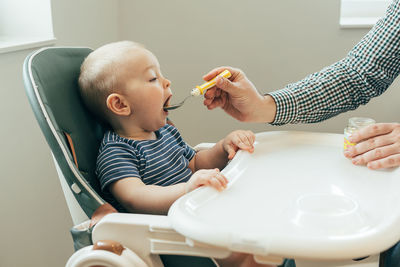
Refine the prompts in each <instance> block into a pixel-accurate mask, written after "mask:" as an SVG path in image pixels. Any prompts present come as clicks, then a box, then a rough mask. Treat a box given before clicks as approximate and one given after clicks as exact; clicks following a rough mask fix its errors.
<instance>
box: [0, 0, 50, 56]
mask: <svg viewBox="0 0 400 267" xmlns="http://www.w3.org/2000/svg"><path fill="white" fill-rule="evenodd" d="M54 42H55V38H54V34H53V24H52V19H51V6H50V0H18V1H15V0H0V53H6V52H10V51H16V50H21V49H26V48H31V47H38V46H44V45H49V44H54Z"/></svg>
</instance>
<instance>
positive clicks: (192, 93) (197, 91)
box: [164, 70, 232, 110]
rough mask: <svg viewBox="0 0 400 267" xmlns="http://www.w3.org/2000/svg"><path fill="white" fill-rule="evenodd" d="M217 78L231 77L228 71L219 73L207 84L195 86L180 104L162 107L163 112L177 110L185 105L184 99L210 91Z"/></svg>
mask: <svg viewBox="0 0 400 267" xmlns="http://www.w3.org/2000/svg"><path fill="white" fill-rule="evenodd" d="M218 76H222V77H225V78H229V77H231V76H232V74H231V73H230V72H229V70H224V71H223V72H221V73H220V74H218V75H217V76H215V77H214V78H213V79H211V80H209V81H208V82H205V83H203V84H202V85H200V86H199V85H197V86H196V88H193V89H192V90H191V91H190V95H188V96H187V97H185V99H183V101H182V102H180V103H178V104H174V105H169V106H166V107H164V109H165V110H173V109H177V108H179V107H181V106H182V105H183V104H184V103H185V101H186V99H188V98H189V97H191V96H199V95H203V94H204V93H205V91H207V89H210V88H211V87H213V86H214V85H215V82H216V80H217V77H218Z"/></svg>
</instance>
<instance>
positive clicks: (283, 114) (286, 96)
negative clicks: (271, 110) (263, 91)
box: [268, 89, 297, 125]
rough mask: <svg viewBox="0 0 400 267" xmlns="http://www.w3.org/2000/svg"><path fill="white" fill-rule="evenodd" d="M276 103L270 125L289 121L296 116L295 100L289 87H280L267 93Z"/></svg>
mask: <svg viewBox="0 0 400 267" xmlns="http://www.w3.org/2000/svg"><path fill="white" fill-rule="evenodd" d="M268 95H270V96H271V97H272V98H273V99H274V101H275V103H276V115H275V119H274V121H273V122H271V124H272V125H283V124H287V123H291V122H293V121H294V120H295V118H296V116H297V102H296V98H295V97H294V95H293V92H291V90H289V89H281V90H278V91H275V92H271V93H268Z"/></svg>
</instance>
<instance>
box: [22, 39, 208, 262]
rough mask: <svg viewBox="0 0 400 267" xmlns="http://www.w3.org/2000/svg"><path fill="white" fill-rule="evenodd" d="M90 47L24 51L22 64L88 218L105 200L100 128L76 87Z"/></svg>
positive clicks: (31, 95) (71, 188) (42, 120)
mask: <svg viewBox="0 0 400 267" xmlns="http://www.w3.org/2000/svg"><path fill="white" fill-rule="evenodd" d="M91 51H92V49H89V48H72V47H50V48H43V49H40V50H38V51H35V52H33V53H32V54H30V55H29V56H28V57H27V58H26V59H25V62H24V66H23V79H24V85H25V90H26V94H27V96H28V98H29V102H30V104H31V106H32V109H33V112H34V114H35V117H36V119H37V121H38V123H39V125H40V128H41V130H42V132H43V134H44V136H45V138H46V141H47V143H48V145H49V146H50V149H51V152H52V154H53V156H54V159H55V162H56V166H57V167H58V168H59V173H61V174H62V176H63V178H64V179H65V182H66V185H67V190H69V191H70V192H67V193H69V194H70V193H71V192H72V194H73V196H74V198H75V199H76V201H77V203H78V204H79V206H80V208H81V209H82V210H83V213H84V214H86V216H87V217H88V218H91V217H92V215H93V213H94V212H95V211H96V209H98V208H99V207H100V206H101V205H103V204H105V201H104V200H103V199H102V197H101V191H100V187H99V183H98V180H97V178H96V175H95V173H94V170H95V164H96V158H97V152H98V148H99V144H100V142H101V139H102V137H103V133H104V129H103V127H102V126H101V124H100V123H98V122H97V121H96V120H95V119H94V117H93V116H92V115H91V114H90V113H89V112H88V110H87V109H86V108H85V106H84V105H83V102H82V101H81V98H80V95H79V91H78V89H79V88H78V77H79V72H80V66H81V64H82V62H83V60H84V59H85V57H86V56H87V55H88V54H89V53H90V52H91ZM62 182H63V181H62ZM71 215H72V214H71ZM73 219H74V218H73ZM74 222H75V223H77V221H76V220H74ZM79 222H82V221H79ZM132 238H135V237H132ZM90 241H91V240H90ZM78 248H79V247H78ZM161 258H162V259H163V262H164V265H165V266H202V267H207V266H215V264H214V263H213V262H212V261H211V260H210V259H208V258H199V257H190V256H164V257H161Z"/></svg>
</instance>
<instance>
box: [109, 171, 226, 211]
mask: <svg viewBox="0 0 400 267" xmlns="http://www.w3.org/2000/svg"><path fill="white" fill-rule="evenodd" d="M227 183H228V180H227V179H226V178H225V177H224V176H223V175H222V174H221V173H220V172H219V170H218V169H211V170H199V171H197V172H195V173H194V174H193V175H192V177H190V180H189V181H187V182H186V183H179V184H175V185H169V186H158V185H146V184H144V183H143V182H142V180H140V178H136V177H132V178H124V179H121V180H118V181H116V182H113V183H112V184H111V185H110V191H111V193H112V194H113V196H114V197H115V198H116V199H117V201H118V202H119V203H121V205H122V206H124V208H125V209H126V210H127V211H129V212H135V213H151V214H167V213H168V210H169V208H170V206H171V205H172V203H173V202H174V201H175V200H176V199H178V198H179V197H181V196H182V195H184V194H185V193H188V192H190V191H192V190H194V189H196V188H198V187H200V186H205V185H207V186H212V187H214V188H216V189H217V190H219V191H221V190H223V189H224V188H225V187H226V184H227Z"/></svg>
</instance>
